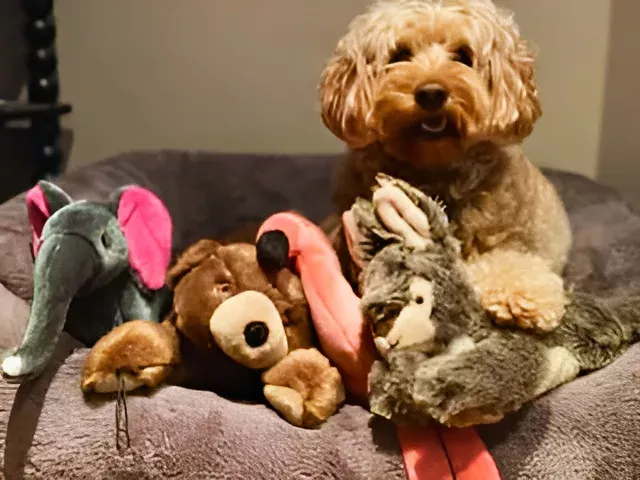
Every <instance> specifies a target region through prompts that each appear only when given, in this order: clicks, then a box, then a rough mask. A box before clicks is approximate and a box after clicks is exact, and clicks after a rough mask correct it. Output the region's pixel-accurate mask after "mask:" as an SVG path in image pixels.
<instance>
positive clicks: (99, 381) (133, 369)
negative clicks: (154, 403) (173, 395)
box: [81, 320, 179, 393]
mask: <svg viewBox="0 0 640 480" xmlns="http://www.w3.org/2000/svg"><path fill="white" fill-rule="evenodd" d="M178 362H179V349H178V339H177V337H176V336H175V332H173V331H172V330H171V328H170V327H168V326H165V325H161V324H157V323H153V322H149V321H146V320H135V321H131V322H127V323H124V324H122V325H120V326H118V327H117V328H115V329H114V330H112V331H111V332H109V333H108V334H107V335H105V336H104V337H102V338H101V339H100V340H99V341H98V342H97V343H96V344H95V345H94V347H93V348H92V349H91V351H90V352H89V354H88V356H87V359H86V361H85V365H84V369H83V372H82V383H81V388H82V391H83V392H85V393H91V392H96V393H110V392H116V391H119V390H124V391H131V390H136V389H138V388H140V387H149V388H154V387H157V386H158V385H160V384H161V383H163V382H164V381H165V380H166V379H167V377H168V376H169V374H170V373H171V372H172V369H173V367H174V366H175V365H176V364H177V363H178Z"/></svg>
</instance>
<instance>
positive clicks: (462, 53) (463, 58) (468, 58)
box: [453, 47, 473, 67]
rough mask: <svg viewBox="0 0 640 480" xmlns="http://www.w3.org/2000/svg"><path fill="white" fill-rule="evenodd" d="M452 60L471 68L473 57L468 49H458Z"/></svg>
mask: <svg viewBox="0 0 640 480" xmlns="http://www.w3.org/2000/svg"><path fill="white" fill-rule="evenodd" d="M453 59H454V60H455V61H456V62H459V63H462V64H463V65H466V66H467V67H473V55H472V53H471V50H470V49H469V47H460V48H458V49H457V50H456V51H455V52H454V53H453Z"/></svg>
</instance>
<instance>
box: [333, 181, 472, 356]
mask: <svg viewBox="0 0 640 480" xmlns="http://www.w3.org/2000/svg"><path fill="white" fill-rule="evenodd" d="M376 180H377V183H378V185H379V187H380V190H381V191H382V190H383V189H384V190H385V192H383V193H384V194H383V195H377V194H376V193H375V192H374V199H375V198H378V207H376V206H374V203H373V202H372V201H368V200H364V199H358V200H357V201H356V203H355V204H354V205H353V207H352V208H351V210H349V211H348V212H347V213H346V214H345V218H344V222H343V224H344V226H345V234H346V236H347V239H348V244H349V245H350V250H351V253H352V256H355V257H357V258H359V259H361V266H362V268H363V270H362V276H361V284H360V290H361V291H362V292H363V296H362V300H361V307H362V311H363V314H364V316H365V318H366V319H367V320H368V324H369V326H370V328H371V330H372V333H373V337H374V341H375V344H376V347H377V349H378V351H379V353H380V354H381V355H383V356H387V355H388V354H389V353H390V352H391V351H399V350H406V349H411V350H418V351H421V352H423V353H427V354H432V355H437V354H438V353H441V352H443V351H445V350H447V349H448V348H450V347H451V346H452V343H454V340H456V339H457V338H459V337H460V335H461V334H462V332H464V331H465V329H468V325H469V323H470V322H471V321H472V318H475V317H474V315H475V313H476V312H478V311H479V310H481V306H480V303H479V301H478V298H477V295H476V293H475V291H474V289H473V287H472V286H471V284H470V282H469V281H468V278H467V275H466V271H465V270H464V266H463V265H462V263H461V262H460V257H459V244H458V242H457V241H456V240H455V238H454V237H453V236H452V235H450V233H449V226H448V220H447V217H446V215H445V213H444V210H443V208H442V206H441V205H439V204H438V203H437V202H436V201H434V200H432V199H430V198H428V197H426V196H425V195H424V194H422V193H421V192H419V191H418V190H416V189H414V188H413V187H411V186H410V185H408V184H407V183H406V182H403V181H400V180H398V179H394V178H391V177H388V176H386V175H382V174H381V175H378V177H377V179H376ZM399 195H406V197H407V198H408V199H409V200H410V201H411V202H412V203H413V204H414V205H415V206H416V207H418V209H419V210H418V211H419V212H420V213H419V214H420V215H423V216H424V217H425V224H426V225H427V226H426V230H428V232H429V233H428V234H423V235H421V236H420V238H419V239H418V240H420V241H415V240H416V239H415V238H414V237H415V236H416V235H418V234H417V233H416V232H412V231H411V229H410V228H409V227H408V225H405V227H401V225H400V223H398V222H399V221H400V220H401V219H398V220H396V221H395V230H396V231H394V232H392V231H390V230H389V229H387V228H386V227H385V226H384V225H383V223H382V222H381V221H380V219H379V218H378V213H377V209H378V208H381V206H382V207H384V206H385V205H384V204H385V202H387V203H388V202H391V204H393V203H394V202H397V203H399V202H398V198H399V197H398V196H399ZM400 232H402V233H400ZM407 232H409V234H408V236H407V235H406V233H407ZM478 317H480V318H481V317H482V315H478Z"/></svg>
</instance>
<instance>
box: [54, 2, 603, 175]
mask: <svg viewBox="0 0 640 480" xmlns="http://www.w3.org/2000/svg"><path fill="white" fill-rule="evenodd" d="M368 3H369V0H322V1H312V0H269V1H259V0H233V1H230V0H182V1H180V2H178V1H175V0H136V1H135V2H132V1H131V0H108V1H104V0H58V2H57V4H56V11H57V18H58V21H59V49H60V57H61V65H60V69H61V76H62V78H61V81H62V87H63V92H62V93H63V97H64V99H65V100H68V101H70V102H71V103H73V105H74V109H75V112H74V114H73V116H72V117H69V118H68V119H66V122H67V123H68V124H70V125H71V126H72V127H73V129H74V131H75V144H74V149H73V154H72V159H71V167H72V168H73V167H77V166H79V165H82V164H85V163H87V162H91V161H95V160H97V159H100V158H102V157H104V156H106V155H110V154H115V153H118V152H121V151H123V150H129V149H137V148H158V147H175V148H180V147H182V148H203V149H214V150H224V151H255V152H333V151H340V150H341V149H342V146H341V145H340V143H339V142H338V141H337V140H335V139H334V138H333V137H332V136H331V135H330V134H329V133H328V132H327V131H326V130H325V129H324V127H323V126H322V123H321V121H320V119H319V115H318V111H317V105H316V84H317V81H318V78H319V75H320V72H321V70H322V67H323V64H324V62H325V61H326V59H327V58H328V57H329V55H330V54H331V51H332V49H333V47H334V45H335V42H336V41H337V39H338V38H339V36H340V35H341V33H342V32H343V31H344V29H345V26H346V24H347V22H348V21H349V19H350V18H351V17H352V16H353V15H355V14H356V13H358V12H360V11H361V10H362V9H363V8H364V7H365V5H367V4H368ZM500 3H502V4H504V5H506V6H508V7H510V8H513V9H515V11H516V18H517V20H518V22H519V23H520V25H521V26H522V30H523V32H524V33H525V35H526V36H527V37H528V38H530V39H531V40H533V41H534V42H535V43H536V44H537V45H539V46H540V49H541V54H540V61H539V65H538V67H539V70H538V71H539V74H538V75H539V83H540V88H541V90H542V99H543V109H544V115H543V118H542V119H541V121H540V124H539V127H538V129H537V130H536V132H535V133H534V135H533V136H532V137H531V138H530V140H529V141H527V143H526V150H527V152H528V153H529V154H530V156H531V157H532V159H533V160H534V161H536V162H537V163H539V164H542V165H553V166H556V167H558V168H563V169H568V170H572V171H577V172H581V173H585V174H587V175H589V176H593V175H594V174H595V173H596V170H597V161H598V154H599V148H600V123H601V116H602V115H601V111H602V105H603V93H604V77H605V65H606V51H607V41H608V26H609V7H610V0H536V1H532V0H502V1H501V2H500Z"/></svg>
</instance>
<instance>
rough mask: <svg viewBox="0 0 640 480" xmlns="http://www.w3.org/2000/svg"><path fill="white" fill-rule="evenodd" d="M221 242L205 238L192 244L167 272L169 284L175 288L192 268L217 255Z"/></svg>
mask: <svg viewBox="0 0 640 480" xmlns="http://www.w3.org/2000/svg"><path fill="white" fill-rule="evenodd" d="M218 248H220V244H219V243H218V242H216V241H215V240H209V239H203V240H199V241H197V242H196V243H194V244H192V245H191V246H190V247H189V248H187V249H186V250H185V251H184V252H182V254H181V255H180V256H179V257H178V259H177V260H176V263H175V264H174V265H173V266H172V267H171V268H169V271H168V272H167V285H168V286H169V287H170V288H174V287H175V286H176V285H177V284H178V282H179V281H180V280H181V279H182V278H183V277H184V276H185V275H186V274H187V273H189V272H190V271H191V270H193V269H194V268H195V267H197V266H198V265H200V264H201V263H202V262H203V261H204V260H206V259H207V258H209V257H211V256H213V255H216V253H217V252H218Z"/></svg>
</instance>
